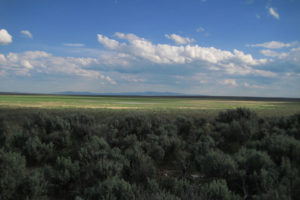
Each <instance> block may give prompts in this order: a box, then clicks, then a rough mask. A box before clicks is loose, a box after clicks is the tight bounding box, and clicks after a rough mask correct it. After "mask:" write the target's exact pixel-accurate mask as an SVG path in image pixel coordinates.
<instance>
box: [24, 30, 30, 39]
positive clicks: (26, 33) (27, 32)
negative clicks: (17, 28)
mask: <svg viewBox="0 0 300 200" xmlns="http://www.w3.org/2000/svg"><path fill="white" fill-rule="evenodd" d="M21 34H22V35H23V36H25V37H28V38H31V39H32V34H31V33H30V31H28V30H22V31H21Z"/></svg>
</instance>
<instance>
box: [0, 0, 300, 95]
mask: <svg viewBox="0 0 300 200" xmlns="http://www.w3.org/2000/svg"><path fill="white" fill-rule="evenodd" d="M0 4H1V6H0V91H3V92H4V91H5V92H16V91H18V92H37V93H48V92H59V91H68V90H72V91H90V92H139V91H140V92H142V91H169V92H181V93H186V94H199V95H200V94H202V95H238V96H282V97H300V43H299V41H300V38H299V37H300V12H299V10H300V1H297V0H227V1H220V0H151V1H146V0H127V1H125V0H103V1H92V0H85V1H84V0H74V1H58V0H51V1H50V0H43V1H38V0H26V1H17V0H0Z"/></svg>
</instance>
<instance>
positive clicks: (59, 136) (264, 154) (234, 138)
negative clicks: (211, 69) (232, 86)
mask: <svg viewBox="0 0 300 200" xmlns="http://www.w3.org/2000/svg"><path fill="white" fill-rule="evenodd" d="M299 173H300V114H296V115H292V116H286V117H272V118H270V117H268V118H267V117H260V116H257V115H256V113H255V112H253V111H251V110H248V109H244V108H238V109H233V110H227V111H223V112H220V113H219V114H218V115H217V116H216V117H214V118H206V117H203V116H201V115H196V114H194V115H187V114H185V115H184V114H180V113H178V114H176V113H173V114H172V116H171V115H164V114H158V113H149V112H137V111H128V112H121V111H120V112H111V113H110V112H108V111H106V112H104V113H102V114H101V113H100V114H99V113H96V112H94V113H91V112H85V111H81V112H78V111H68V112H62V111H60V112H57V111H52V110H26V109H23V110H18V109H15V110H14V109H1V110H0V194H1V195H0V200H10V199H14V200H15V199H31V200H35V199H36V200H37V199H39V200H41V199H45V200H47V199H49V200H51V199H70V200H71V199H72V200H73V199H75V200H83V199H84V200H99V199H109V200H117V199H122V200H123V199H124V200H127V199H128V200H133V199H137V200H140V199H141V200H148V199H149V200H153V199H154V200H162V199H164V200H168V199H170V200H174V199H175V200H176V199H178V200H179V199H183V200H184V199H187V200H194V199H195V200H196V199H197V200H198V199H200V200H201V199H203V200H204V199H205V200H219V199H220V200H221V199H222V200H240V199H249V200H260V199H269V200H282V199H291V200H292V199H299V197H300V190H299V185H300V174H299Z"/></svg>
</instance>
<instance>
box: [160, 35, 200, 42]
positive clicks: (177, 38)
mask: <svg viewBox="0 0 300 200" xmlns="http://www.w3.org/2000/svg"><path fill="white" fill-rule="evenodd" d="M165 37H166V38H168V39H170V40H173V41H174V42H175V43H176V44H189V43H192V42H194V41H195V40H194V39H193V38H188V37H182V36H180V35H176V34H170V35H169V34H165Z"/></svg>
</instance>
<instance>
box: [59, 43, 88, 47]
mask: <svg viewBox="0 0 300 200" xmlns="http://www.w3.org/2000/svg"><path fill="white" fill-rule="evenodd" d="M63 45H64V46H66V47H84V46H85V45H84V44H82V43H63Z"/></svg>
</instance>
